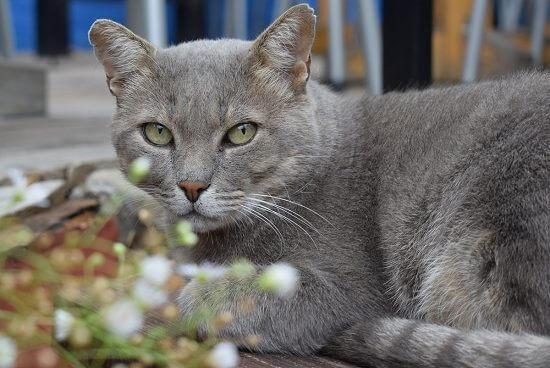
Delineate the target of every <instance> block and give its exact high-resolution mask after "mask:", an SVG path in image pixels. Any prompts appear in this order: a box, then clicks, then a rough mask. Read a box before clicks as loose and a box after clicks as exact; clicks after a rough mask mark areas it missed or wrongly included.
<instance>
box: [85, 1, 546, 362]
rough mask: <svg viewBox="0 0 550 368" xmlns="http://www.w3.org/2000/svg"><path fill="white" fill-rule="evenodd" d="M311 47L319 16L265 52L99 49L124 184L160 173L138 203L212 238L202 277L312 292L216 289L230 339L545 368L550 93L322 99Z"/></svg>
mask: <svg viewBox="0 0 550 368" xmlns="http://www.w3.org/2000/svg"><path fill="white" fill-rule="evenodd" d="M314 30H315V16H314V15H313V11H312V9H311V8H309V7H308V6H306V5H299V6H296V7H293V8H291V9H290V10H288V11H287V12H286V13H285V14H284V15H282V16H281V17H280V18H279V19H278V20H277V21H275V22H274V23H273V25H271V26H270V27H269V28H268V29H267V30H266V31H265V32H264V33H262V34H261V35H260V36H259V37H258V38H257V39H256V40H255V41H254V42H246V41H237V40H215V41H197V42H190V43H185V44H182V45H179V46H176V47H171V48H168V49H156V48H155V47H154V46H152V45H151V44H150V43H148V42H147V41H145V40H143V39H141V38H139V37H138V36H136V35H135V34H133V33H132V32H130V31H129V30H128V29H126V28H124V27H123V26H121V25H119V24H117V23H114V22H111V21H108V20H99V21H97V22H96V23H94V25H93V26H92V28H91V30H90V40H91V43H92V44H93V45H94V48H95V53H96V55H97V57H98V59H99V60H100V61H101V62H102V64H103V65H104V67H105V71H106V74H107V80H108V85H109V89H110V91H111V93H112V94H114V95H115V96H116V101H117V106H118V108H117V110H116V113H115V114H114V124H113V142H114V145H115V147H116V150H117V152H118V155H119V158H120V163H121V167H122V170H123V171H124V170H127V167H128V164H129V163H130V162H131V161H132V160H134V159H136V158H137V157H140V156H146V157H148V158H149V159H150V160H151V161H152V163H153V165H152V173H151V175H150V178H149V179H148V181H147V182H146V183H144V184H143V186H144V187H146V188H147V189H148V191H150V192H153V195H154V196H155V197H156V198H157V199H158V200H159V201H160V202H162V203H163V205H164V206H165V207H166V210H167V212H168V213H169V216H170V218H171V220H172V221H174V222H175V221H177V220H178V219H186V220H188V221H190V222H191V223H192V224H193V227H194V229H195V230H196V231H197V232H198V233H200V242H199V244H198V246H197V247H196V249H195V250H194V252H193V257H194V260H195V261H197V262H201V261H205V260H207V261H210V262H217V263H224V262H228V261H230V260H232V259H235V258H237V257H247V258H249V259H250V260H252V261H253V262H255V263H256V264H257V265H258V267H259V268H260V269H261V268H263V267H265V266H266V265H269V264H271V263H273V262H276V261H284V262H288V263H290V264H292V265H293V266H295V267H296V268H297V269H298V270H299V272H300V285H299V288H298V290H297V291H296V292H295V294H294V295H293V296H292V297H290V298H286V299H280V298H276V297H270V296H267V295H265V294H261V293H259V292H257V291H256V290H254V289H252V288H249V287H247V286H244V285H227V286H224V285H221V287H227V288H228V290H227V293H228V294H229V296H230V297H229V298H228V301H227V302H226V304H225V305H223V307H222V309H224V310H229V311H232V312H233V313H234V314H236V319H235V321H234V322H233V323H232V324H231V325H230V326H228V327H227V328H226V329H225V330H224V331H222V333H223V335H224V336H226V337H232V338H235V339H239V338H242V337H244V336H248V335H254V334H257V335H261V339H260V341H259V343H258V344H257V345H250V344H248V343H247V342H246V340H243V342H242V347H243V348H249V349H252V350H255V351H260V352H278V353H293V354H313V353H317V352H322V353H327V354H331V355H333V356H336V357H339V358H341V359H345V360H348V361H351V362H355V363H357V364H360V365H364V366H375V367H474V366H475V367H550V338H547V337H543V335H549V334H550V75H549V74H548V73H542V72H539V73H535V72H533V73H524V74H521V75H517V76H515V77H512V78H509V79H505V80H499V81H493V82H484V83H478V84H475V85H468V86H457V87H450V88H441V89H429V90H426V91H419V92H408V93H389V94H387V95H384V96H381V97H372V96H366V97H362V98H356V99H353V98H344V97H342V96H340V95H338V94H335V93H333V92H331V91H330V90H329V89H327V88H325V87H323V86H321V85H319V84H318V83H316V82H315V81H312V80H311V81H308V80H309V63H310V50H311V46H312V42H313V38H314ZM195 288H197V285H196V284H194V283H191V284H188V285H187V286H186V288H185V290H183V294H182V304H181V305H182V309H183V311H184V313H188V312H191V311H193V310H194V308H196V304H197V303H196V301H195V300H193V298H192V296H191V295H193V291H194V290H195ZM248 298H252V299H253V300H254V301H255V303H256V304H257V305H258V308H257V309H256V311H255V312H251V313H249V314H246V315H244V314H242V313H240V312H239V308H238V305H239V302H240V301H242V300H244V299H248Z"/></svg>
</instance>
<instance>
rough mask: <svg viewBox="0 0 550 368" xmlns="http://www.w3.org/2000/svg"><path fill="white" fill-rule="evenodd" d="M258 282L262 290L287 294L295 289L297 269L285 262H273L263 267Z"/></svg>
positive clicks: (279, 294) (281, 294) (282, 294)
mask: <svg viewBox="0 0 550 368" xmlns="http://www.w3.org/2000/svg"><path fill="white" fill-rule="evenodd" d="M258 282H259V284H260V287H261V288H262V289H263V290H266V291H271V292H273V293H275V294H277V295H278V296H281V297H284V296H289V295H291V294H292V293H293V292H294V290H296V286H297V284H298V271H297V270H296V269H295V268H294V267H292V266H291V265H289V264H287V263H275V264H272V265H271V266H268V267H267V268H266V269H265V271H264V272H263V273H262V274H261V275H260V278H259V280H258Z"/></svg>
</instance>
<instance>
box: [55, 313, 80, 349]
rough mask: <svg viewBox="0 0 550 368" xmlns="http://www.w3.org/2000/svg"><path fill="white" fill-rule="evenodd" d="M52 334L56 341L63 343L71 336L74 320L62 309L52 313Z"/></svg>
mask: <svg viewBox="0 0 550 368" xmlns="http://www.w3.org/2000/svg"><path fill="white" fill-rule="evenodd" d="M53 318H54V334H55V339H56V340H57V341H65V340H67V338H68V337H69V335H70V334H71V330H72V329H73V326H74V322H75V318H74V316H73V315H72V314H71V313H69V312H67V311H66V310H63V309H56V310H55V312H54V317H53Z"/></svg>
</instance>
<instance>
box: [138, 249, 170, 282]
mask: <svg viewBox="0 0 550 368" xmlns="http://www.w3.org/2000/svg"><path fill="white" fill-rule="evenodd" d="M139 269H140V271H141V276H143V278H144V279H146V280H147V281H148V282H149V283H151V284H152V285H157V286H161V285H163V284H164V283H165V282H166V280H167V279H168V277H170V275H171V274H172V262H171V261H170V260H169V259H168V258H166V257H163V256H152V257H146V258H145V259H144V260H143V261H141V263H140V265H139Z"/></svg>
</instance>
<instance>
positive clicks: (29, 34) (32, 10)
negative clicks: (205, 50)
mask: <svg viewBox="0 0 550 368" xmlns="http://www.w3.org/2000/svg"><path fill="white" fill-rule="evenodd" d="M37 1H40V0H9V3H10V6H11V14H12V20H13V26H14V28H15V29H14V32H13V34H14V38H15V46H16V49H17V50H18V51H22V52H33V51H35V50H36V48H37V36H36V29H37V23H36V22H37V14H36V2H37ZM205 1H207V10H206V17H207V32H206V33H207V36H208V37H209V38H219V37H221V36H222V35H223V30H224V14H223V13H224V9H225V6H224V4H225V0H205ZM273 1H274V0H248V4H249V7H248V9H249V10H248V23H249V32H248V36H249V38H254V37H255V36H257V35H258V34H259V33H260V32H261V31H262V30H263V29H264V28H265V27H266V26H267V25H268V24H269V23H270V22H271V21H272V20H273V14H272V9H273ZM353 1H357V0H352V2H353ZM306 2H308V3H309V4H310V5H311V6H313V7H315V6H316V5H317V0H309V1H306ZM166 13H167V19H168V40H169V43H175V42H176V22H177V14H176V4H175V1H174V0H168V1H167V9H166ZM348 13H349V15H350V16H351V18H353V12H352V11H351V12H348ZM98 18H109V19H113V20H115V21H117V22H120V23H126V10H125V1H124V0H71V1H70V5H69V27H70V32H69V37H70V40H69V41H70V46H71V48H72V49H74V50H86V49H89V48H90V46H89V44H88V35H87V32H88V29H89V27H90V25H91V24H92V23H93V21H94V20H96V19H98Z"/></svg>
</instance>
